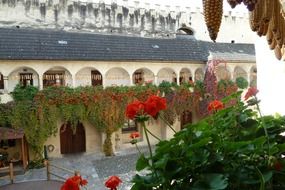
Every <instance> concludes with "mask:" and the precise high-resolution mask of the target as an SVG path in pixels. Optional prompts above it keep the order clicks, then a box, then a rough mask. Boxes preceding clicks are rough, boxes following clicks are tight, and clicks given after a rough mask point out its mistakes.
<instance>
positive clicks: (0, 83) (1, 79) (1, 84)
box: [0, 74, 4, 89]
mask: <svg viewBox="0 0 285 190" xmlns="http://www.w3.org/2000/svg"><path fill="white" fill-rule="evenodd" d="M0 89H4V77H3V75H2V74H0Z"/></svg>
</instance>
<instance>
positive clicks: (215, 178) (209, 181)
mask: <svg viewBox="0 0 285 190" xmlns="http://www.w3.org/2000/svg"><path fill="white" fill-rule="evenodd" d="M199 178H200V179H199V180H198V181H197V182H196V183H195V184H194V186H193V188H192V189H193V190H223V189H226V188H227V186H228V178H227V177H226V176H225V175H223V174H217V173H210V174H204V175H202V176H200V177H199Z"/></svg>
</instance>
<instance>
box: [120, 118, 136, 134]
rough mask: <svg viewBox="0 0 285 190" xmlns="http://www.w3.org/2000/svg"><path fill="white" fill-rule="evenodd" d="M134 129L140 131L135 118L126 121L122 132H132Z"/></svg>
mask: <svg viewBox="0 0 285 190" xmlns="http://www.w3.org/2000/svg"><path fill="white" fill-rule="evenodd" d="M132 131H138V125H137V123H136V122H135V121H134V120H128V121H127V122H125V123H124V126H123V128H122V132H123V133H124V132H132Z"/></svg>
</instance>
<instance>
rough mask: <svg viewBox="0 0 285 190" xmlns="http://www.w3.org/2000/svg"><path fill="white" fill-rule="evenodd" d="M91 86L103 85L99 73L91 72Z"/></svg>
mask: <svg viewBox="0 0 285 190" xmlns="http://www.w3.org/2000/svg"><path fill="white" fill-rule="evenodd" d="M91 84H92V86H98V85H103V80H102V75H101V73H100V72H99V71H96V70H95V71H91Z"/></svg>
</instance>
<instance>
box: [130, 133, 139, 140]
mask: <svg viewBox="0 0 285 190" xmlns="http://www.w3.org/2000/svg"><path fill="white" fill-rule="evenodd" d="M139 137H140V134H139V132H133V133H131V134H130V138H131V139H135V138H139Z"/></svg>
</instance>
